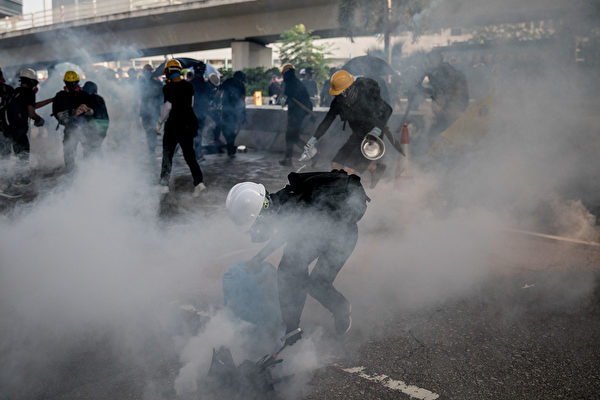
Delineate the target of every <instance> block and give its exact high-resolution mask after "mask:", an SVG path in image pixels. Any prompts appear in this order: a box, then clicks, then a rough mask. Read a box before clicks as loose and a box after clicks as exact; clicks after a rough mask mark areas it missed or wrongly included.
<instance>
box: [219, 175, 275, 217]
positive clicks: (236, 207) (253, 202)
mask: <svg viewBox="0 0 600 400" xmlns="http://www.w3.org/2000/svg"><path fill="white" fill-rule="evenodd" d="M266 195H267V191H266V189H265V187H264V186H263V185H261V184H260V183H254V182H242V183H238V184H237V185H235V186H234V187H232V188H231V190H229V193H228V194H227V200H226V201H225V206H226V207H227V210H228V211H229V216H230V217H231V219H232V220H233V222H235V223H236V224H237V225H240V226H242V227H245V228H250V226H252V224H253V223H254V221H255V220H256V218H257V217H258V214H260V211H261V210H262V208H263V205H264V202H265V197H266Z"/></svg>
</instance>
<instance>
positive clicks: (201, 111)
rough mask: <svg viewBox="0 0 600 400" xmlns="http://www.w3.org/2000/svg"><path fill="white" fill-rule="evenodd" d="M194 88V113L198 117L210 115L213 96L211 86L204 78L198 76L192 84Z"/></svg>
mask: <svg viewBox="0 0 600 400" xmlns="http://www.w3.org/2000/svg"><path fill="white" fill-rule="evenodd" d="M190 83H191V84H192V87H193V88H194V112H195V113H196V116H197V117H202V116H204V115H206V114H208V110H209V108H210V97H211V94H212V88H211V86H212V85H211V84H210V83H208V82H206V81H205V80H204V77H202V76H196V77H194V79H192V81H191V82H190Z"/></svg>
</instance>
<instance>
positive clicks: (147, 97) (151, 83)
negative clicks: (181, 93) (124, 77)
mask: <svg viewBox="0 0 600 400" xmlns="http://www.w3.org/2000/svg"><path fill="white" fill-rule="evenodd" d="M139 87H140V94H141V96H142V99H141V102H140V117H142V118H143V119H152V118H156V119H157V118H158V116H159V115H160V106H161V104H162V101H161V100H162V98H161V97H162V88H163V86H162V84H161V83H160V82H158V81H157V80H155V79H147V78H143V79H141V80H140V82H139Z"/></svg>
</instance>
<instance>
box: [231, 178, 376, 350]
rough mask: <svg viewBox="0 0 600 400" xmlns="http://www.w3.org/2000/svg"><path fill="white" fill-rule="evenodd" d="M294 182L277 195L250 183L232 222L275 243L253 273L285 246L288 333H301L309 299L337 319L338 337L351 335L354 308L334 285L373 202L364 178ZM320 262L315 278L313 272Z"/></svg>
mask: <svg viewBox="0 0 600 400" xmlns="http://www.w3.org/2000/svg"><path fill="white" fill-rule="evenodd" d="M288 180H289V184H288V185H287V186H286V187H285V188H283V189H282V190H280V191H278V192H276V193H268V192H267V191H266V190H265V187H264V186H263V185H261V184H257V183H252V182H244V183H239V184H237V185H235V186H234V187H233V188H232V189H231V190H230V191H229V194H228V195H227V200H226V207H227V209H228V211H229V214H230V216H231V218H232V220H233V221H234V222H235V223H236V224H237V225H239V226H240V227H242V229H245V230H246V229H248V228H249V233H250V235H251V238H252V241H253V242H266V241H269V243H268V244H267V245H266V246H265V247H264V248H263V249H262V250H261V251H260V252H259V253H258V254H257V255H256V256H255V257H253V258H252V260H250V261H249V262H248V263H247V264H248V265H249V268H252V265H258V266H260V264H261V263H262V262H263V260H264V259H265V258H266V257H268V256H269V255H270V254H272V253H273V252H274V251H275V250H277V249H278V248H280V247H281V246H285V247H284V250H283V257H282V258H281V261H280V263H279V268H278V272H277V273H278V277H277V280H278V291H279V304H280V308H281V316H282V319H283V322H284V324H285V329H286V332H292V331H293V330H295V329H296V328H298V326H299V323H300V316H301V314H302V309H303V308H304V302H305V300H306V294H307V293H308V294H310V295H311V296H312V297H313V298H315V299H316V300H317V301H319V302H320V303H321V304H322V305H323V306H324V307H325V308H327V309H328V310H329V311H330V312H331V313H332V314H333V317H334V321H335V329H336V332H337V333H338V334H345V333H347V332H348V331H349V330H350V327H351V324H352V319H351V316H350V314H351V307H350V303H349V301H348V300H347V299H346V298H345V297H344V295H342V294H341V293H340V292H339V291H337V290H336V289H335V287H334V286H333V282H334V280H335V278H336V276H337V275H338V273H339V271H340V270H341V268H342V267H343V266H344V264H345V263H346V260H347V259H348V258H349V257H350V254H352V252H353V250H354V247H355V246H356V241H357V238H358V228H357V222H358V221H359V220H360V219H361V218H362V216H363V214H364V213H365V211H366V208H367V201H369V198H368V197H367V195H366V194H365V191H364V189H363V187H362V185H361V183H360V178H359V177H358V176H356V175H348V174H347V173H346V172H345V171H341V170H334V171H331V172H313V173H302V174H298V173H295V172H294V173H291V174H289V176H288ZM315 259H317V263H316V265H315V266H314V268H313V269H312V271H311V273H310V274H309V272H308V266H309V265H310V264H311V263H312V262H313V261H314V260H315ZM297 339H298V337H295V338H294V339H292V340H293V341H295V340H297ZM288 344H293V342H292V343H288Z"/></svg>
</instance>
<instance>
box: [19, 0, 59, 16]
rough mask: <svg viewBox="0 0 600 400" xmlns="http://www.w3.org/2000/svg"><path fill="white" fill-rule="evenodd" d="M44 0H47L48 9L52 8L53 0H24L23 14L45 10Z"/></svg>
mask: <svg viewBox="0 0 600 400" xmlns="http://www.w3.org/2000/svg"><path fill="white" fill-rule="evenodd" d="M44 1H45V2H46V9H50V8H52V0H23V14H31V13H34V12H37V11H43V10H44Z"/></svg>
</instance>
